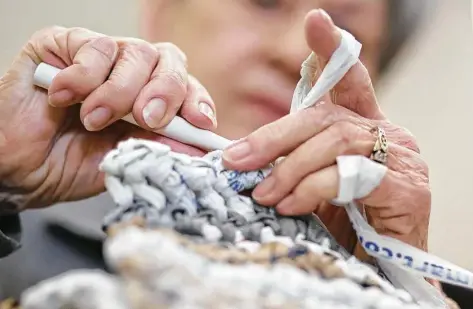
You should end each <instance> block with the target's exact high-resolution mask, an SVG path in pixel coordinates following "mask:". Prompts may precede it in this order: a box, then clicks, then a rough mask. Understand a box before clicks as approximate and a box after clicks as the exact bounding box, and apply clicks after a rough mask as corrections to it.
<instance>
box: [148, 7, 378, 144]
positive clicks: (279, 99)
mask: <svg viewBox="0 0 473 309" xmlns="http://www.w3.org/2000/svg"><path fill="white" fill-rule="evenodd" d="M142 5H143V6H142V19H141V20H142V31H143V35H144V38H145V39H147V40H149V41H154V42H158V41H159V42H163V41H167V42H172V43H174V44H176V45H177V46H178V47H180V48H181V49H182V50H183V51H184V52H185V53H186V55H187V57H188V61H189V72H190V73H191V74H193V75H194V76H195V77H197V79H199V80H200V82H201V83H202V84H203V85H204V86H205V87H206V88H207V89H208V90H209V92H210V94H211V95H212V97H213V99H214V101H215V103H216V105H217V117H218V130H217V133H219V134H221V135H223V136H225V137H227V138H230V139H237V138H241V137H243V136H245V135H247V134H248V133H250V132H252V131H254V130H255V129H257V128H258V127H260V126H262V125H264V124H266V123H268V122H271V121H274V120H276V119H278V118H280V117H282V116H284V115H285V114H287V113H288V111H289V106H290V102H291V99H292V93H293V91H294V88H295V86H296V83H297V81H298V80H299V78H300V75H299V71H300V67H301V64H302V62H303V61H304V60H305V58H307V56H308V55H309V53H310V50H309V49H308V47H307V45H306V42H305V37H304V17H305V15H306V14H307V13H308V12H309V11H310V10H311V9H315V8H323V9H325V10H326V11H327V12H328V13H329V14H330V15H331V16H332V18H333V19H334V21H335V23H336V24H337V25H338V26H339V27H341V28H344V29H346V30H348V31H350V32H351V33H352V34H353V35H355V37H356V38H357V39H358V40H359V41H360V42H362V43H363V51H362V56H361V59H362V61H363V62H364V63H365V65H366V66H367V67H368V70H369V71H370V73H371V75H372V77H373V79H375V78H376V76H377V69H378V66H377V64H378V61H379V57H380V51H381V47H382V43H383V42H382V38H383V37H384V36H383V34H384V31H385V28H386V23H387V0H386V1H384V0H379V1H368V0H142Z"/></svg>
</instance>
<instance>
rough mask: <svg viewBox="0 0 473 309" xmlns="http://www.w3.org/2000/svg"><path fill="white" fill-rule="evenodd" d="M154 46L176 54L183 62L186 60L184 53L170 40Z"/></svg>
mask: <svg viewBox="0 0 473 309" xmlns="http://www.w3.org/2000/svg"><path fill="white" fill-rule="evenodd" d="M155 46H156V47H158V48H159V49H162V50H167V51H169V52H170V53H171V54H173V55H176V56H178V57H179V59H180V60H181V61H182V62H185V63H186V62H187V56H186V54H185V53H184V52H183V51H182V50H181V49H180V48H179V47H177V45H175V44H173V43H170V42H164V43H158V44H156V45H155Z"/></svg>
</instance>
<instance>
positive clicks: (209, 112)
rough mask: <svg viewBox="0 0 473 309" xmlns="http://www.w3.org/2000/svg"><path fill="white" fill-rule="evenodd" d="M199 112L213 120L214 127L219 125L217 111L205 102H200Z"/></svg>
mask: <svg viewBox="0 0 473 309" xmlns="http://www.w3.org/2000/svg"><path fill="white" fill-rule="evenodd" d="M199 112H200V113H201V114H203V115H204V116H205V117H207V118H209V119H210V121H212V124H213V125H214V127H216V126H217V118H215V113H214V111H213V109H212V108H211V107H210V106H209V105H208V104H207V103H205V102H200V103H199Z"/></svg>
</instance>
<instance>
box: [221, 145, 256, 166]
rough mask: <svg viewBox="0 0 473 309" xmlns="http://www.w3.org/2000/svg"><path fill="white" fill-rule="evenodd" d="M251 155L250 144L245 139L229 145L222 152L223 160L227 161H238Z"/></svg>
mask: <svg viewBox="0 0 473 309" xmlns="http://www.w3.org/2000/svg"><path fill="white" fill-rule="evenodd" d="M250 153H251V147H250V143H248V142H247V141H246V139H242V140H241V141H239V142H237V143H235V144H233V145H231V146H230V147H228V148H227V149H225V151H224V152H223V158H224V159H225V160H227V161H233V162H235V161H239V160H241V159H244V158H245V157H247V156H248V155H249V154H250Z"/></svg>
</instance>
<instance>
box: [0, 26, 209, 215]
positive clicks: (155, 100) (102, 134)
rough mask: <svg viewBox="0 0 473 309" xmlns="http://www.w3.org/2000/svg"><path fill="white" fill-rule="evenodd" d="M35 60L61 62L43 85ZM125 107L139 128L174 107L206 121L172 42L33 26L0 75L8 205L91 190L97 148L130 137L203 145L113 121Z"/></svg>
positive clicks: (1, 184) (36, 203) (99, 184)
mask: <svg viewBox="0 0 473 309" xmlns="http://www.w3.org/2000/svg"><path fill="white" fill-rule="evenodd" d="M41 62H46V63H48V64H50V65H53V66H55V67H59V68H61V69H63V70H62V71H61V72H60V73H59V74H58V75H57V76H56V78H54V80H53V82H52V84H51V87H50V89H49V91H48V92H46V91H44V90H42V89H39V88H37V87H35V86H34V85H33V75H34V72H35V69H36V67H37V65H38V64H39V63H41ZM79 102H83V104H81V105H79V104H77V103H79ZM130 112H131V113H133V116H134V118H135V120H136V121H137V123H138V124H139V125H140V126H141V127H143V128H147V129H149V128H160V127H163V126H165V125H166V124H168V123H169V122H170V120H171V119H172V118H173V117H174V116H175V115H176V114H177V113H179V114H180V115H181V116H182V117H184V118H186V119H187V120H188V121H189V122H190V123H192V124H194V125H195V126H198V127H201V128H203V129H210V130H211V129H213V128H215V126H216V120H215V119H216V118H215V106H214V104H213V102H212V99H211V98H210V96H209V94H208V93H207V92H206V90H205V89H204V87H202V86H201V85H200V84H199V83H198V82H197V81H196V80H195V79H194V78H193V77H191V76H188V74H187V70H186V58H185V55H184V54H183V53H182V52H181V51H180V50H179V49H178V48H177V47H176V46H174V45H172V44H169V43H162V44H151V43H148V42H145V41H142V40H138V39H132V38H112V37H108V36H105V35H103V34H99V33H95V32H92V31H89V30H87V29H82V28H73V29H66V28H62V27H52V28H48V29H45V30H42V31H39V32H37V33H36V34H35V35H33V37H32V38H31V39H30V40H29V42H28V43H27V44H26V45H25V46H24V47H23V49H22V50H21V52H20V54H19V55H18V56H17V58H16V60H15V61H14V63H13V64H12V66H11V67H10V69H9V70H8V71H7V73H6V74H5V75H4V76H2V77H1V79H0V196H1V198H0V201H1V200H3V201H5V200H10V203H9V204H12V201H13V200H14V201H15V202H14V203H13V204H14V208H15V209H11V210H10V211H18V210H22V209H24V208H31V207H34V208H36V207H44V206H48V205H51V204H53V203H56V202H62V201H71V200H77V199H82V198H87V197H90V196H93V195H96V194H98V193H100V192H101V191H103V189H104V187H103V175H102V174H101V173H100V172H99V170H98V164H99V163H100V161H101V160H102V157H103V156H104V155H105V153H106V152H108V151H109V150H111V149H112V148H114V147H115V146H116V144H117V142H119V141H120V140H123V139H126V138H129V137H132V136H133V137H139V138H148V139H152V140H158V141H160V142H163V143H165V144H168V145H170V146H171V147H172V148H173V150H175V151H178V152H185V153H189V154H193V155H199V154H202V153H203V152H202V151H201V150H198V149H195V148H192V147H190V146H186V145H182V144H180V143H178V142H176V141H172V140H170V139H166V138H165V137H162V136H158V135H156V134H154V133H151V132H148V131H146V130H143V129H142V128H139V127H136V126H133V125H130V124H128V123H125V122H123V121H118V122H117V120H119V119H120V118H122V117H123V116H125V115H126V114H128V113H130ZM5 196H7V198H5Z"/></svg>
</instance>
